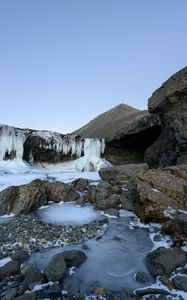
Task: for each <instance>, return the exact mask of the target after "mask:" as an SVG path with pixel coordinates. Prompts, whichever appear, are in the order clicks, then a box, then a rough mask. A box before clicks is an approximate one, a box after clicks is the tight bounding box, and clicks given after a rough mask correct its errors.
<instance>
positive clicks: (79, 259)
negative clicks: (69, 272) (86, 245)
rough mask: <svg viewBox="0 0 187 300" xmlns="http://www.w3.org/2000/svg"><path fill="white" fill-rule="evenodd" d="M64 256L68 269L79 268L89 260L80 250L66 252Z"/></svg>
mask: <svg viewBox="0 0 187 300" xmlns="http://www.w3.org/2000/svg"><path fill="white" fill-rule="evenodd" d="M62 255H63V257H64V260H65V263H66V267H67V268H71V267H76V268H78V267H79V266H80V265H81V264H82V263H83V262H84V261H85V260H86V259H87V256H86V255H85V253H84V252H82V251H80V250H70V251H64V252H63V253H62Z"/></svg>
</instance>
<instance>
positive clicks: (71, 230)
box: [0, 213, 107, 259]
mask: <svg viewBox="0 0 187 300" xmlns="http://www.w3.org/2000/svg"><path fill="white" fill-rule="evenodd" d="M106 228H107V219H104V220H102V221H96V222H92V223H90V224H84V225H81V226H56V225H53V224H47V223H44V222H42V221H41V220H40V218H39V217H38V216H37V215H36V214H35V213H30V214H27V215H24V214H23V215H20V216H17V217H15V218H14V219H13V220H11V221H10V222H9V223H7V224H0V236H1V240H0V259H2V258H4V257H7V256H11V255H12V253H13V252H14V251H18V250H27V251H28V252H29V253H32V252H38V251H41V250H42V249H46V248H49V247H63V246H65V245H67V244H77V243H80V242H83V241H86V240H88V239H91V238H99V237H102V234H103V233H104V232H105V230H106Z"/></svg>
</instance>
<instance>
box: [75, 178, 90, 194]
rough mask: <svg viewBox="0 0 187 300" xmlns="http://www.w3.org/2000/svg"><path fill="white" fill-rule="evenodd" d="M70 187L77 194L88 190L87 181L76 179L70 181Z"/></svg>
mask: <svg viewBox="0 0 187 300" xmlns="http://www.w3.org/2000/svg"><path fill="white" fill-rule="evenodd" d="M71 186H73V187H74V189H75V190H76V191H78V192H84V191H85V190H86V189H89V181H88V179H84V178H78V179H75V180H74V181H72V183H71Z"/></svg>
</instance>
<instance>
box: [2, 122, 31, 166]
mask: <svg viewBox="0 0 187 300" xmlns="http://www.w3.org/2000/svg"><path fill="white" fill-rule="evenodd" d="M25 140H26V134H25V133H24V131H23V130H19V129H17V128H14V127H10V126H7V125H2V126H1V128H0V161H2V160H3V159H13V158H22V157H23V144H24V142H25Z"/></svg>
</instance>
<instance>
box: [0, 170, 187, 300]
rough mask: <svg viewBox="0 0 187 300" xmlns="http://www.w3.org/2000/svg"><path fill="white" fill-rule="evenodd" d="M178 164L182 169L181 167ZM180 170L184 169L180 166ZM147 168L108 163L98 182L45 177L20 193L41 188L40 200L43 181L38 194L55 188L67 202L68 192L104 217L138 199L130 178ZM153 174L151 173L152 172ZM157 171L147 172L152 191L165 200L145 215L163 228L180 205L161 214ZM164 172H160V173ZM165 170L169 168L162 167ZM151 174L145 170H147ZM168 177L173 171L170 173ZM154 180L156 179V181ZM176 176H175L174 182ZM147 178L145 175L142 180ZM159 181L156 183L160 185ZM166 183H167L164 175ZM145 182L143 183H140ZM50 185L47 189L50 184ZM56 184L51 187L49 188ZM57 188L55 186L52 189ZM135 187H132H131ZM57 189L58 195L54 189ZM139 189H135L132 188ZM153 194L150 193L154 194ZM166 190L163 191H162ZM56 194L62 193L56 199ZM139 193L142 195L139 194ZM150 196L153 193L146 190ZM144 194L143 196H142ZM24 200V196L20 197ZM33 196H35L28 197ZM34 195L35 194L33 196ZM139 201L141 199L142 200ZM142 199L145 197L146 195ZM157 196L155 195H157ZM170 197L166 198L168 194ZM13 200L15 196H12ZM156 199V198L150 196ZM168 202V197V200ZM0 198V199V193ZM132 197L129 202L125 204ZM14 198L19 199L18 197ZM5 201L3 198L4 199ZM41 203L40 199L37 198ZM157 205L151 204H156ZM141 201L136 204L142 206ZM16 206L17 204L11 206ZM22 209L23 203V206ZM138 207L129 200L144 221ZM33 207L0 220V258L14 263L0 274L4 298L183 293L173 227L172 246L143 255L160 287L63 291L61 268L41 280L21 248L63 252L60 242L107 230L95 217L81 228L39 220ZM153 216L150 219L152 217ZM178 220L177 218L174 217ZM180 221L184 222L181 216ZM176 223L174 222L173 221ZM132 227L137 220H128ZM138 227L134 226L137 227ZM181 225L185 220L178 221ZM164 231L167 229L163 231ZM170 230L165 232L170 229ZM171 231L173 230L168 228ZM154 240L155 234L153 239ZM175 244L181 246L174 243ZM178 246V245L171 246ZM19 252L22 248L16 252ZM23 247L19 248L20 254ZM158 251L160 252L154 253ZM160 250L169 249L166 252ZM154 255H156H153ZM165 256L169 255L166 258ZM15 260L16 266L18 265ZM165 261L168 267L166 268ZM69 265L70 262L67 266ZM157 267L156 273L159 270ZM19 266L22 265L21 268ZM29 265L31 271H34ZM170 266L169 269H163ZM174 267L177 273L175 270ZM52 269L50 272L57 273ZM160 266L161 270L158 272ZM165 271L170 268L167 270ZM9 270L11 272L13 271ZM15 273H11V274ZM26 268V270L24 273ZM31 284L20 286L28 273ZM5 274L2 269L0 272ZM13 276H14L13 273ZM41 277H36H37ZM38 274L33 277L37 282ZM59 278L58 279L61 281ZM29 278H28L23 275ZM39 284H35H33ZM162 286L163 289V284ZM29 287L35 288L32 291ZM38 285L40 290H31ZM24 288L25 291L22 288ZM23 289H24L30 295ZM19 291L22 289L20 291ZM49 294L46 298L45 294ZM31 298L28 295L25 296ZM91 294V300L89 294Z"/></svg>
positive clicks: (158, 296)
mask: <svg viewBox="0 0 187 300" xmlns="http://www.w3.org/2000/svg"><path fill="white" fill-rule="evenodd" d="M181 168H182V167H181ZM181 168H179V167H178V169H177V170H178V172H177V174H179V175H181V172H182V171H181V172H179V170H181ZM182 170H183V168H182ZM147 172H150V171H149V170H147V167H146V166H145V165H128V166H127V165H126V166H124V167H121V168H120V167H112V168H108V169H102V170H101V171H100V176H101V178H102V179H103V180H101V181H100V183H98V184H97V185H93V184H92V183H91V182H89V181H88V180H86V179H77V180H75V181H74V182H72V183H71V184H64V183H59V182H58V183H46V181H41V180H35V181H34V185H33V183H32V182H31V183H30V184H27V185H24V188H23V187H22V186H20V188H19V191H23V193H24V195H25V194H27V192H26V191H27V188H28V190H29V192H30V195H34V196H36V195H38V192H36V191H38V190H39V191H40V196H41V199H45V197H44V194H42V193H41V186H42V187H43V186H46V185H47V190H45V189H44V190H42V191H43V193H45V194H46V191H47V194H46V195H49V194H50V196H51V198H50V199H53V198H54V194H53V192H54V191H55V196H57V195H58V196H59V198H58V199H57V200H58V202H59V201H60V200H62V197H63V199H65V196H64V195H69V196H68V197H67V200H69V197H70V195H71V197H72V195H73V197H74V199H76V202H75V203H77V204H79V205H82V206H84V205H87V203H92V204H94V205H95V207H96V209H103V210H104V211H105V213H106V214H108V215H113V216H114V215H115V216H118V214H119V211H120V210H121V208H124V209H125V208H128V209H129V208H130V205H131V207H132V203H134V202H132V200H133V199H137V198H132V195H135V196H134V197H137V196H136V193H135V194H133V193H132V190H133V191H134V189H131V186H132V181H133V182H134V180H135V182H136V183H137V180H140V178H141V181H140V182H141V183H142V178H143V176H144V179H145V178H146V173H147ZM152 172H153V171H152ZM157 172H158V170H157V171H156V175H155V173H154V172H153V173H152V177H150V176H149V181H150V180H151V179H152V182H153V183H154V184H155V186H156V187H157V191H154V193H158V191H160V193H163V195H165V196H164V197H163V199H164V201H163V203H162V202H160V201H161V200H162V198H161V197H159V202H158V203H157V207H158V204H159V205H160V204H162V205H161V207H162V209H161V210H160V215H159V218H158V217H156V219H155V215H154V214H150V219H149V221H152V222H155V221H157V222H160V223H162V222H163V225H162V232H164V228H165V227H166V225H167V224H169V222H170V223H171V222H172V221H173V220H175V218H179V216H180V214H182V213H181V212H179V208H181V206H180V205H179V206H176V207H175V209H174V207H173V210H172V209H171V210H170V211H168V214H166V209H167V208H168V201H165V199H166V194H168V191H167V190H166V191H165V190H163V188H162V186H163V178H164V177H162V180H156V179H158V178H157V175H159V176H158V177H159V179H160V173H158V174H157ZM162 172H163V171H162ZM167 172H168V171H167ZM148 174H149V175H150V173H148ZM172 176H173V175H172ZM155 178H156V179H155ZM180 179H181V177H180V176H179V181H180ZM146 180H147V179H146ZM159 183H160V184H161V185H160V186H159ZM146 184H148V181H146ZM167 184H168V185H170V183H169V181H168V177H167ZM33 186H34V193H32V192H31V191H32V187H33ZM144 186H145V185H144ZM50 187H51V188H50ZM54 187H55V188H54ZM56 187H58V189H57V188H56ZM135 187H136V188H137V185H135ZM179 187H180V199H182V196H181V194H182V189H181V186H180V185H179ZM154 188H155V187H154V186H153V185H150V187H149V190H147V192H148V191H149V194H150V192H151V191H152V190H153V189H154ZM170 188H171V191H172V190H173V189H175V193H174V196H172V193H171V191H170V196H169V197H176V195H177V196H178V195H179V194H177V191H178V189H177V188H178V186H177V185H175V186H173V184H171V185H170ZM10 189H11V188H8V191H10ZM164 189H166V185H164ZM59 191H61V193H60V192H59ZM137 191H138V189H137ZM145 192H146V190H145V188H144V194H143V195H145ZM154 193H153V194H154ZM165 193H166V194H165ZM4 195H5V196H6V190H5V191H3V192H2V193H1V196H4ZM13 195H14V197H15V196H16V197H17V195H19V197H21V196H20V193H18V194H17V193H15V194H13ZM60 195H61V197H60ZM140 195H141V194H140ZM151 195H152V194H151ZM144 197H145V196H144ZM21 199H23V197H21ZM24 199H25V203H27V199H26V198H24ZM33 199H34V198H33ZM37 199H39V198H38V196H37ZM143 199H144V198H143ZM146 199H147V198H146ZM156 199H157V198H156ZM169 199H170V198H169ZM14 200H15V201H17V199H16V198H15V199H14ZM153 200H154V202H155V198H153ZM153 200H152V199H151V198H150V196H149V201H148V202H147V201H146V207H145V208H146V209H145V210H144V212H145V214H146V213H147V211H152V210H151V209H148V208H149V207H151V206H152V201H153ZM170 200H172V201H173V198H171V199H170ZM2 201H3V197H2ZM10 201H11V203H14V201H13V199H10ZM130 201H131V202H130ZM139 201H140V203H142V204H143V202H142V199H141V198H140V199H139ZM18 202H19V201H18ZM3 203H4V202H3ZM30 203H34V204H35V205H36V201H34V200H33V201H31V202H30ZM38 203H40V205H41V204H44V203H41V202H40V201H39V202H38ZM155 203H156V202H155ZM46 204H47V202H46ZM142 204H141V206H142ZM16 207H17V208H18V207H19V206H16ZM24 207H26V206H24ZM137 207H139V204H138V205H137V204H136V205H135V203H134V204H133V209H131V210H134V212H138V213H139V217H140V219H141V218H142V220H144V217H143V216H144V215H142V208H141V207H140V209H139V210H137ZM35 208H36V206H34V208H33V209H32V206H29V211H28V212H27V214H22V213H18V214H17V216H15V217H13V219H12V220H11V221H10V222H8V223H6V224H0V235H1V237H2V239H1V241H0V259H2V258H6V257H8V256H10V257H16V260H15V261H16V263H15V261H14V260H13V263H15V265H14V267H15V268H16V271H15V269H14V268H13V271H12V270H11V273H6V272H5V273H6V274H7V275H8V276H7V275H6V276H4V275H3V276H2V279H1V282H0V293H1V297H2V299H3V300H8V299H20V300H24V299H112V300H113V299H124V300H127V299H129V300H130V299H134V300H135V299H136V300H137V299H151V300H152V299H154V300H156V299H159V300H160V299H162V300H166V299H167V300H168V299H170V300H171V299H172V300H174V299H185V298H182V296H181V298H180V297H178V296H177V289H178V288H179V290H178V292H179V291H181V290H183V291H185V289H186V286H185V280H186V277H185V276H186V275H185V274H186V267H185V265H186V263H187V260H186V253H185V252H184V251H183V250H180V247H179V246H181V245H183V246H184V245H185V244H186V241H185V237H184V235H181V236H180V239H179V242H180V243H181V244H180V243H178V244H176V243H174V241H175V239H176V238H177V237H178V235H177V231H175V232H174V234H172V238H173V246H172V247H171V248H169V249H167V250H165V248H160V250H159V249H158V250H157V249H156V250H154V251H153V252H150V253H149V254H148V255H147V257H146V264H147V267H148V269H149V271H150V273H151V274H152V275H153V276H156V277H158V278H160V279H159V280H160V281H159V282H160V287H159V288H158V287H149V288H147V289H145V288H144V289H139V290H137V291H134V292H133V291H131V290H126V289H124V290H123V291H119V292H117V293H116V292H115V293H114V292H113V291H106V290H104V289H103V287H100V288H99V289H96V290H95V291H94V295H93V296H87V295H86V294H84V293H82V292H81V291H76V292H75V291H73V290H68V289H67V288H66V284H65V283H66V280H64V279H63V278H64V276H65V274H67V272H69V271H68V269H66V270H65V271H64V272H65V273H64V274H63V276H60V277H59V278H58V280H56V279H55V280H52V282H51V280H49V279H48V280H46V278H45V280H44V282H43V281H42V280H41V278H43V277H42V276H43V273H41V272H40V276H39V278H38V277H35V275H36V274H38V272H39V271H38V270H37V268H36V267H35V266H34V267H33V266H32V268H31V269H30V266H29V264H27V263H25V262H24V264H23V265H22V264H21V263H22V262H21V261H20V259H19V255H20V253H21V254H22V255H23V253H24V251H26V253H28V257H29V255H30V254H31V253H33V252H39V251H42V249H45V248H50V247H61V248H62V250H63V246H65V245H67V244H77V243H79V242H82V241H86V240H89V239H91V238H95V239H98V238H102V235H103V234H104V233H105V232H106V230H107V219H104V220H101V221H95V222H92V223H90V224H87V225H81V226H57V225H52V224H47V223H44V222H42V221H41V219H40V218H39V216H38V215H37V214H36V213H35ZM30 210H33V212H30ZM151 216H152V217H151ZM179 219H180V218H179ZM183 221H184V222H185V220H183ZM174 224H176V222H174ZM133 225H134V226H135V227H136V224H133ZM138 226H139V225H138V224H137V227H138ZM183 227H184V224H183ZM178 229H180V226H178ZM167 233H168V232H167ZM169 233H170V232H169ZM171 233H172V232H171ZM155 238H158V239H159V237H158V236H157V237H155ZM179 244H180V245H179ZM176 246H178V247H179V248H178V247H176ZM20 251H21V252H20ZM22 251H23V252H22ZM159 251H160V252H159ZM164 251H168V252H167V253H166V254H165V252H164ZM155 257H156V258H155ZM167 258H169V259H167ZM158 260H159V263H158V265H157V262H158ZM18 263H19V265H18ZM168 265H169V266H168ZM72 266H73V265H72ZM160 266H162V267H161V271H160V269H159V268H160ZM9 267H10V266H9V263H7V264H6V265H5V266H3V267H1V268H0V274H1V273H2V272H4V271H2V270H4V268H8V269H9ZM20 267H21V269H20ZM25 268H26V269H27V268H29V273H28V272H26V271H25ZM33 268H34V269H33ZM168 268H169V269H168ZM178 268H179V271H177V270H178ZM56 270H57V269H55V273H56ZM163 270H164V271H163ZM168 270H169V271H168ZM12 272H13V273H12ZM15 272H16V273H15ZM25 272H26V273H25ZM32 272H33V274H34V275H33V276H34V277H32V280H31V281H32V282H31V281H29V285H27V289H26V290H24V289H21V291H20V288H21V287H22V285H23V284H24V282H25V280H26V278H27V277H29V276H31V275H30V274H32ZM173 272H179V273H180V272H181V273H182V274H181V275H180V274H179V275H177V273H176V274H175V273H173ZM3 274H4V273H3ZM172 274H175V277H177V276H182V277H180V278H178V277H177V278H178V279H172V276H173V275H172ZM12 275H13V277H12ZM140 275H141V276H140V278H142V276H143V278H144V276H145V275H144V274H140ZM40 277H41V278H40ZM36 278H37V280H36ZM62 279H63V280H62ZM27 280H28V279H27ZM177 280H179V281H180V280H182V283H181V281H180V283H178V281H177ZM37 286H38V287H37ZM163 286H164V288H163ZM33 289H34V290H33ZM35 289H39V290H35ZM23 291H24V292H23ZM26 291H29V293H28V292H27V293H26ZM11 292H12V293H13V292H14V293H15V295H14V297H13V298H11V297H12V294H11ZM22 292H23V293H22ZM47 295H48V296H47ZM29 297H30V298H29ZM89 297H90V298H89Z"/></svg>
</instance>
